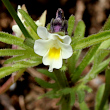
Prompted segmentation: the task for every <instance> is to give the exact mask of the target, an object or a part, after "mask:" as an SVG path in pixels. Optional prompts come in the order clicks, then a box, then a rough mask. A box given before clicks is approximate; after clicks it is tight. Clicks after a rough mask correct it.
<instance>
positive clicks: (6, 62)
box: [4, 54, 30, 64]
mask: <svg viewBox="0 0 110 110" xmlns="http://www.w3.org/2000/svg"><path fill="white" fill-rule="evenodd" d="M27 58H30V55H29V54H26V55H21V56H15V57H12V58H9V59H7V60H6V61H5V62H4V64H8V63H15V62H18V61H20V60H24V59H27Z"/></svg>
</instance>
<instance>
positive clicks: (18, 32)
mask: <svg viewBox="0 0 110 110" xmlns="http://www.w3.org/2000/svg"><path fill="white" fill-rule="evenodd" d="M12 30H13V32H14V33H15V36H17V37H20V36H21V35H22V32H21V30H20V28H19V27H18V25H13V26H12Z"/></svg>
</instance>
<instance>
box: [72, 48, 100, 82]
mask: <svg viewBox="0 0 110 110" xmlns="http://www.w3.org/2000/svg"><path fill="white" fill-rule="evenodd" d="M97 49H98V46H93V47H91V48H90V49H89V51H88V52H87V54H86V55H85V56H84V58H83V59H82V61H81V63H80V64H79V66H78V67H77V68H76V70H75V71H74V74H72V75H71V77H72V81H73V82H76V81H77V80H78V79H79V78H80V75H81V73H82V71H83V70H84V69H85V67H86V66H87V65H88V64H89V63H90V61H91V59H92V57H93V55H94V54H95V53H96V51H97Z"/></svg>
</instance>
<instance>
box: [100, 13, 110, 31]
mask: <svg viewBox="0 0 110 110" xmlns="http://www.w3.org/2000/svg"><path fill="white" fill-rule="evenodd" d="M104 30H110V15H109V17H108V19H107V21H106V22H105V24H104V26H103V28H102V29H101V31H104Z"/></svg>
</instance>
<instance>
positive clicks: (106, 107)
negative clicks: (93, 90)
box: [95, 84, 109, 110]
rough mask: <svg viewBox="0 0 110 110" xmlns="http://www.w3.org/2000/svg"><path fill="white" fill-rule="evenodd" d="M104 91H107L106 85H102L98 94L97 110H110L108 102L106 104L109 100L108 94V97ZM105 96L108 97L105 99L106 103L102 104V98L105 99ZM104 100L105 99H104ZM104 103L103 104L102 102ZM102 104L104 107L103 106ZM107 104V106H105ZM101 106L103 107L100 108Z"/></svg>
mask: <svg viewBox="0 0 110 110" xmlns="http://www.w3.org/2000/svg"><path fill="white" fill-rule="evenodd" d="M104 89H105V84H103V85H101V86H100V87H99V89H98V91H97V94H96V99H95V110H108V109H109V106H108V104H107V101H106V104H105V99H106V98H108V96H107V95H108V93H107V95H106V94H105V93H104ZM103 94H105V95H106V96H107V97H105V99H104V103H102V102H103V101H102V97H103ZM103 98H104V97H103ZM101 101H102V102H101ZM101 104H102V105H101ZM104 104H105V106H104ZM100 105H101V107H100Z"/></svg>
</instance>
